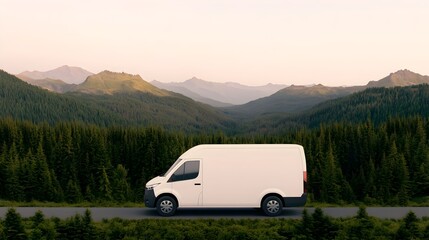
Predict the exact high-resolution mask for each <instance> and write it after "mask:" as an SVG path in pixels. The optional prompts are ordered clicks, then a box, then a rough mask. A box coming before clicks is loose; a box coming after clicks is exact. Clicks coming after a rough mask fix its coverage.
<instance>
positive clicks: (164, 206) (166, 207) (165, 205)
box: [159, 200, 173, 213]
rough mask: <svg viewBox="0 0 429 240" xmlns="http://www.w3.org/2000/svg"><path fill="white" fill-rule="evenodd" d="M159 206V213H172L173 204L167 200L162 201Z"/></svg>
mask: <svg viewBox="0 0 429 240" xmlns="http://www.w3.org/2000/svg"><path fill="white" fill-rule="evenodd" d="M159 206H160V208H161V212H163V213H170V212H171V211H173V202H171V201H169V200H163V201H162V202H161V204H159Z"/></svg>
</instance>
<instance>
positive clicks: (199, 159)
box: [145, 144, 307, 216]
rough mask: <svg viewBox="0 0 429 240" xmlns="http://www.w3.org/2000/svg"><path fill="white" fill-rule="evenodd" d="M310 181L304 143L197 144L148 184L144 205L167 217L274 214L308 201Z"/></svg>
mask: <svg viewBox="0 0 429 240" xmlns="http://www.w3.org/2000/svg"><path fill="white" fill-rule="evenodd" d="M306 181H307V168H306V161H305V154H304V148H303V147H302V146H300V145H295V144H213V145H198V146H195V147H193V148H191V149H189V150H188V151H186V152H185V153H183V154H182V155H181V156H180V157H179V159H178V160H177V161H176V162H175V163H174V164H173V165H172V166H171V167H170V169H169V170H168V171H167V172H166V173H165V174H164V175H163V176H159V177H155V178H153V179H152V180H150V181H149V182H147V184H146V191H145V204H146V206H147V207H156V208H157V211H158V213H159V214H160V215H163V216H171V215H173V214H174V213H175V211H176V209H177V208H262V210H263V211H264V212H265V214H267V215H269V216H276V215H279V214H280V213H281V211H282V208H283V207H295V206H303V205H304V204H305V202H306V200H307V194H306V189H305V186H306Z"/></svg>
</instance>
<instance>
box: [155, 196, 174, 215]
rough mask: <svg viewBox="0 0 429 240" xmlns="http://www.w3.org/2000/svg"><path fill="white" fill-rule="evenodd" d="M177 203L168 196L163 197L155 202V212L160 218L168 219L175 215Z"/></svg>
mask: <svg viewBox="0 0 429 240" xmlns="http://www.w3.org/2000/svg"><path fill="white" fill-rule="evenodd" d="M176 209H177V202H176V200H174V198H172V197H170V196H163V197H161V198H160V199H158V201H157V202H156V211H157V212H158V214H159V215H160V216H163V217H170V216H173V215H174V214H175V213H176Z"/></svg>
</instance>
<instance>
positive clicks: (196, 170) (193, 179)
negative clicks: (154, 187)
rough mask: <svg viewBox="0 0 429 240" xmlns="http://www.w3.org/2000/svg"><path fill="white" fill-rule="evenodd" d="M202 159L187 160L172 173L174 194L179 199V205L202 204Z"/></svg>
mask: <svg viewBox="0 0 429 240" xmlns="http://www.w3.org/2000/svg"><path fill="white" fill-rule="evenodd" d="M201 162H202V161H200V160H186V161H184V162H183V163H182V165H181V166H180V167H179V168H177V170H176V171H175V172H174V173H173V174H172V175H171V177H170V179H169V180H168V182H171V183H172V185H171V187H172V190H173V194H175V195H176V197H177V200H178V201H179V207H194V206H201V205H202V201H203V191H202V190H203V186H202V179H203V177H202V172H201V169H202V166H201Z"/></svg>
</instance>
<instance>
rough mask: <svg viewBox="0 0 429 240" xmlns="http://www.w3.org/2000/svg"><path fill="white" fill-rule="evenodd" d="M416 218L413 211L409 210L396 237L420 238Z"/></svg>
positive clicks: (404, 239)
mask: <svg viewBox="0 0 429 240" xmlns="http://www.w3.org/2000/svg"><path fill="white" fill-rule="evenodd" d="M418 221H419V220H418V218H417V216H416V214H415V213H414V212H409V213H408V214H407V215H406V216H405V218H404V219H403V222H402V224H401V226H400V227H399V229H398V232H397V235H396V236H397V239H401V240H402V239H403V240H407V239H420V237H421V233H420V230H419V227H418V225H417V223H418Z"/></svg>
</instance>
